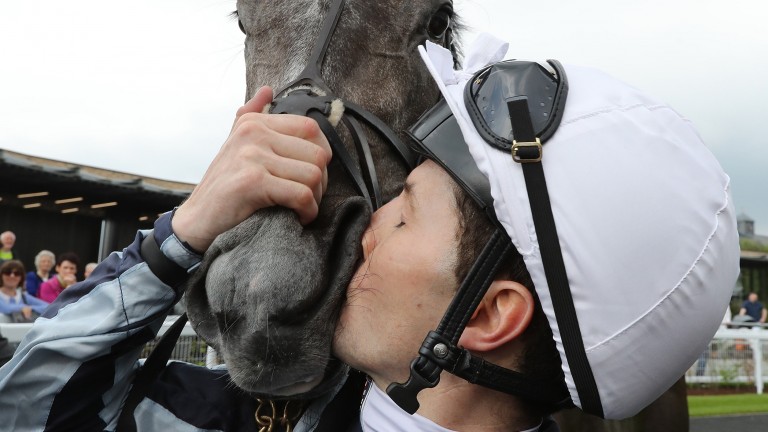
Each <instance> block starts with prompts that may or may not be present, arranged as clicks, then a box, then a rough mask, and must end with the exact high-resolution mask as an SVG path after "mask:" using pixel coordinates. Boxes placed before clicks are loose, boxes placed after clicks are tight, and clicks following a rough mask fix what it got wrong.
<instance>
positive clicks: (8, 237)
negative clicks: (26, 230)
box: [0, 231, 16, 263]
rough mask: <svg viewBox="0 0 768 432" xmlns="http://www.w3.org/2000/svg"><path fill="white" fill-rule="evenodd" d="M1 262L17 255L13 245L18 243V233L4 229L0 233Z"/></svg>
mask: <svg viewBox="0 0 768 432" xmlns="http://www.w3.org/2000/svg"><path fill="white" fill-rule="evenodd" d="M0 244H1V246H0V263H2V262H3V261H8V260H12V259H14V258H15V257H16V254H15V253H14V252H13V245H14V244H16V234H14V233H13V232H12V231H4V232H3V233H2V234H0Z"/></svg>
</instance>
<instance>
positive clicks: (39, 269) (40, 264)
mask: <svg viewBox="0 0 768 432" xmlns="http://www.w3.org/2000/svg"><path fill="white" fill-rule="evenodd" d="M55 262H56V255H54V254H53V252H51V251H49V250H41V251H40V252H38V253H37V255H35V269H36V271H30V272H29V273H27V292H28V293H29V295H31V296H34V297H39V296H40V294H39V291H40V285H42V284H43V282H45V281H47V280H48V279H50V278H52V277H53V276H55V275H56V273H55V272H51V270H52V269H53V264H54V263H55Z"/></svg>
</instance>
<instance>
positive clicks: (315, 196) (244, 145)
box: [172, 87, 331, 251]
mask: <svg viewBox="0 0 768 432" xmlns="http://www.w3.org/2000/svg"><path fill="white" fill-rule="evenodd" d="M271 101H272V89H270V88H269V87H262V88H261V89H259V90H258V91H257V92H256V95H255V96H254V97H253V98H252V99H251V100H249V101H248V102H247V103H246V104H245V105H244V106H243V107H241V108H240V109H239V110H238V111H237V117H236V119H235V123H234V125H233V126H232V131H231V132H230V134H229V138H227V141H226V142H225V143H224V145H223V146H222V147H221V149H220V150H219V153H218V154H217V155H216V157H215V158H214V160H213V162H211V165H210V166H209V167H208V170H207V171H206V173H205V175H204V176H203V179H202V180H201V181H200V184H198V185H197V187H196V188H195V190H194V191H192V194H191V195H190V197H189V199H187V201H186V202H184V204H182V205H181V206H180V207H179V208H178V209H177V210H176V214H175V215H174V217H173V221H172V227H173V231H174V233H176V235H177V236H178V237H179V238H180V239H181V240H183V241H186V242H187V243H189V245H190V246H192V247H193V248H194V249H196V250H198V251H205V250H206V249H208V246H210V245H211V243H212V242H213V240H214V239H215V238H216V236H218V235H219V234H221V233H223V232H224V231H226V230H228V229H230V228H232V227H234V226H235V225H237V224H239V223H240V222H242V221H243V220H245V219H246V218H248V217H249V216H250V215H252V214H253V213H254V212H255V211H256V210H259V209H261V208H265V207H270V206H274V205H280V206H283V207H288V208H291V209H293V210H295V211H296V213H298V215H299V220H300V221H301V223H302V224H307V223H309V222H311V221H312V220H314V218H315V217H317V212H318V206H319V204H320V199H321V197H322V195H323V193H324V192H325V190H326V187H327V184H328V172H327V170H326V166H327V165H328V163H329V162H330V161H331V148H330V146H329V144H328V141H327V140H326V139H325V136H324V135H323V133H322V131H321V130H320V128H319V127H318V125H317V123H316V122H315V121H314V120H312V119H309V118H306V117H300V116H293V115H284V114H281V115H272V114H262V113H261V112H262V110H263V108H264V106H266V105H267V104H268V103H270V102H271Z"/></svg>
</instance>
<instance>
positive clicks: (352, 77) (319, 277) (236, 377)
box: [186, 0, 458, 397]
mask: <svg viewBox="0 0 768 432" xmlns="http://www.w3.org/2000/svg"><path fill="white" fill-rule="evenodd" d="M336 8H341V9H340V18H339V19H338V22H337V23H336V24H335V27H334V28H335V30H333V31H332V32H329V31H328V25H327V22H329V19H328V17H329V14H331V13H333V11H334V10H335V9H336ZM237 17H238V20H239V24H240V27H241V29H242V30H243V32H244V33H245V35H246V39H245V61H246V73H247V94H246V97H250V95H252V94H254V93H255V91H256V89H257V88H258V87H260V86H262V85H270V86H272V87H273V88H276V89H279V88H285V87H286V86H287V85H288V84H289V83H291V82H294V81H295V80H296V79H297V78H299V75H301V74H302V71H306V70H307V65H308V64H311V63H312V62H313V61H314V60H313V53H316V52H320V51H322V56H321V58H320V59H319V61H318V63H317V73H318V75H319V78H320V79H321V80H322V84H323V85H324V86H326V87H327V88H328V89H332V91H333V92H334V94H335V96H336V97H338V98H340V99H341V100H343V101H348V103H353V104H359V105H361V106H363V107H364V108H365V109H366V110H367V111H369V112H370V113H373V115H375V116H376V117H378V119H380V120H381V121H382V122H383V123H385V124H388V125H389V126H390V127H391V128H392V130H394V131H395V134H396V135H399V136H400V138H401V139H403V138H405V135H404V133H403V132H404V130H405V129H406V128H407V127H408V126H410V125H411V124H412V123H414V122H415V121H416V119H417V118H418V116H419V115H420V114H421V113H422V112H423V111H425V110H426V109H427V108H429V107H430V106H431V105H432V104H433V103H434V102H435V101H437V99H438V96H439V92H438V89H437V87H436V86H435V85H434V83H433V81H432V79H431V78H430V76H429V73H428V72H427V70H426V68H425V66H424V65H423V63H422V61H421V59H420V57H419V55H418V52H417V46H418V45H421V44H424V42H425V41H426V40H432V41H433V42H437V43H443V44H446V45H449V44H450V40H451V35H452V34H455V33H456V31H457V29H458V27H457V24H456V20H455V17H454V12H453V4H452V1H451V0H416V1H414V0H384V1H381V2H368V1H363V0H347V1H346V2H344V1H343V0H291V1H289V0H285V1H280V2H264V1H258V0H239V1H238V3H237ZM326 40H327V50H324V49H318V48H317V47H318V45H317V44H318V41H326ZM366 129H368V130H369V131H370V130H371V129H370V128H366ZM339 133H340V135H341V136H342V138H346V139H343V141H344V144H343V145H344V147H345V148H346V150H347V151H348V152H349V154H350V155H351V160H355V161H357V160H359V157H361V155H360V154H358V151H357V149H356V147H355V145H353V144H352V141H354V140H352V139H350V135H352V134H350V133H348V132H347V131H346V130H345V129H343V128H339ZM369 140H370V155H369V159H371V160H373V161H375V175H374V176H375V177H377V178H378V183H379V189H380V193H378V194H377V195H380V200H381V201H384V202H385V201H387V200H389V199H391V198H392V197H394V196H395V195H396V194H397V193H398V192H399V190H400V188H401V186H402V182H403V181H404V179H405V176H406V175H407V172H408V170H409V169H410V167H409V166H408V164H406V163H404V161H403V160H402V158H401V157H400V156H399V155H398V152H397V150H396V149H394V148H392V146H390V145H388V144H386V143H385V141H386V140H384V139H382V138H381V136H379V135H377V134H375V133H373V134H369ZM336 159H337V156H336V155H334V162H332V163H331V165H330V166H329V187H328V191H327V193H326V194H325V196H324V197H323V201H322V203H321V205H320V211H319V216H318V217H317V219H316V220H315V221H314V222H313V223H311V224H310V225H307V226H305V227H303V226H301V224H299V222H298V218H297V217H296V215H295V214H293V213H292V212H291V211H288V210H285V209H281V208H272V209H265V210H262V211H259V212H257V213H256V214H254V215H253V216H251V217H250V218H249V219H247V220H246V221H244V222H243V223H241V224H240V225H238V226H237V227H235V228H233V229H232V230H230V231H228V232H226V233H224V234H222V235H220V236H219V237H218V238H217V239H216V240H215V242H214V243H213V245H212V246H211V247H210V248H209V250H208V251H207V252H206V254H205V256H204V259H203V263H202V265H201V268H200V269H199V270H198V271H197V272H196V274H195V275H194V276H193V278H192V279H191V280H190V282H189V283H188V286H187V293H186V307H187V312H188V315H189V319H190V322H191V323H192V325H193V326H194V327H195V330H196V331H197V332H198V334H199V335H201V336H202V337H203V338H204V339H205V340H206V341H207V342H208V343H209V344H210V345H212V346H213V347H214V348H216V349H217V351H218V352H219V353H220V354H221V355H222V356H223V358H224V360H225V362H226V363H227V365H228V368H229V371H230V375H231V378H232V380H233V382H234V383H235V384H236V385H237V386H238V387H240V388H242V389H243V390H245V391H248V392H250V393H253V394H257V395H267V396H271V397H275V396H284V397H296V396H301V395H304V396H311V395H315V394H318V393H320V392H322V391H325V389H327V388H329V387H330V386H333V385H335V384H336V383H338V381H339V379H340V378H341V376H342V374H343V373H344V371H345V367H344V366H343V365H341V364H340V363H339V361H338V360H335V359H334V358H333V355H332V353H331V345H332V340H333V334H334V331H335V326H336V322H337V318H338V314H339V311H340V309H341V306H342V305H343V303H344V301H345V298H346V288H347V286H348V284H349V283H350V279H351V277H352V275H353V274H354V271H355V269H356V265H357V263H358V260H359V258H360V256H361V250H360V239H361V236H362V234H363V231H364V230H365V228H366V226H367V224H368V220H369V218H370V214H371V204H369V203H368V202H367V201H366V200H365V199H363V198H361V197H360V196H359V194H358V190H357V189H356V188H355V182H354V181H351V179H350V176H349V175H348V173H347V172H345V170H344V169H343V167H342V166H341V164H339V163H337V161H336ZM366 182H367V183H369V184H368V186H369V187H370V186H371V185H370V182H371V180H370V176H369V178H368V179H367V180H366ZM358 184H359V183H358ZM255 187H257V186H255ZM358 189H359V188H358ZM371 195H373V194H371Z"/></svg>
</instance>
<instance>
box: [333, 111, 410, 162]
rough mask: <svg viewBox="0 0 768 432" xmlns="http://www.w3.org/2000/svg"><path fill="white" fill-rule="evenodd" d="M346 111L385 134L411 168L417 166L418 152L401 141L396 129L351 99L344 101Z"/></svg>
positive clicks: (385, 137)
mask: <svg viewBox="0 0 768 432" xmlns="http://www.w3.org/2000/svg"><path fill="white" fill-rule="evenodd" d="M344 113H346V114H351V115H353V116H354V117H355V118H357V119H358V120H360V121H361V122H363V123H365V124H367V125H368V126H369V127H370V128H371V129H373V130H375V131H376V132H377V133H378V134H379V135H381V136H383V137H384V139H385V140H386V141H387V142H388V143H390V144H392V146H393V147H394V148H395V151H397V154H399V155H400V157H401V158H402V159H403V161H405V163H406V164H407V165H408V167H409V168H413V167H415V166H416V161H417V160H418V158H419V156H418V154H416V152H414V151H413V150H412V149H411V148H410V147H408V146H407V145H405V144H404V143H403V142H402V141H400V138H399V137H398V136H397V134H396V133H395V131H393V130H392V128H391V127H389V126H388V125H387V124H386V123H384V122H383V121H381V119H379V118H378V117H376V116H375V115H373V114H371V113H370V112H369V111H368V110H366V109H365V108H363V107H361V106H360V105H358V104H356V103H354V102H350V101H344Z"/></svg>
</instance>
